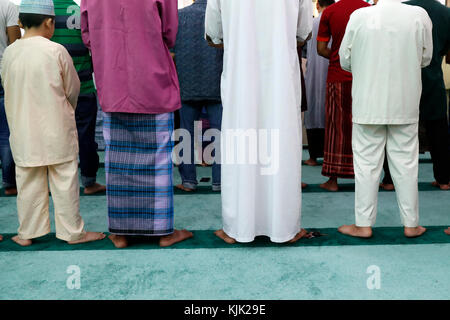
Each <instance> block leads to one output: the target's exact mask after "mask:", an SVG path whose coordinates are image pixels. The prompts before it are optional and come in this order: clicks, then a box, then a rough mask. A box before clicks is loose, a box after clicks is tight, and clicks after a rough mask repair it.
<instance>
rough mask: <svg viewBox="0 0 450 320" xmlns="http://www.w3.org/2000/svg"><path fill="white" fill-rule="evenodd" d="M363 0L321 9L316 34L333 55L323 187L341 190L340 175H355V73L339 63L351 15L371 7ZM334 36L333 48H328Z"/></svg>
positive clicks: (325, 53)
mask: <svg viewBox="0 0 450 320" xmlns="http://www.w3.org/2000/svg"><path fill="white" fill-rule="evenodd" d="M368 6H369V4H367V3H366V2H364V1H363V0H341V1H339V2H337V3H335V4H333V5H332V6H329V7H328V8H327V9H325V11H324V12H323V13H322V18H321V19H320V26H319V32H318V35H317V52H318V53H319V55H321V56H322V57H324V58H327V59H330V66H329V68H328V78H327V89H326V90H327V93H326V102H325V104H326V106H325V150H324V159H323V167H322V175H324V176H326V177H329V180H328V181H327V182H326V183H324V184H322V185H321V187H322V188H323V189H326V190H328V191H338V190H339V187H338V178H344V179H353V178H354V171H353V152H352V143H351V136H352V93H351V91H352V75H351V73H349V72H346V71H344V70H342V68H341V66H340V64H339V48H340V46H341V41H342V38H343V37H344V33H345V28H346V26H347V23H348V20H349V19H350V15H351V14H352V13H353V12H354V11H355V10H357V9H360V8H363V7H368ZM330 40H332V41H333V43H332V45H331V49H330V48H328V43H329V41H330Z"/></svg>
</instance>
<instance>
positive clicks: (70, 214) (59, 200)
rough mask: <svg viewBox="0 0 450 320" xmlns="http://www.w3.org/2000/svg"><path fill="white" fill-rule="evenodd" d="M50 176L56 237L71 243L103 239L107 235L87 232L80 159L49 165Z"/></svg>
mask: <svg viewBox="0 0 450 320" xmlns="http://www.w3.org/2000/svg"><path fill="white" fill-rule="evenodd" d="M48 178H49V182H50V190H51V192H52V199H53V204H54V207H55V227H56V237H57V238H58V239H61V240H63V241H67V242H68V243H70V244H76V243H83V242H90V241H96V240H102V239H103V238H105V235H104V234H102V233H97V232H85V231H84V221H83V219H82V218H81V216H80V182H79V180H78V161H77V160H73V161H69V162H66V163H62V164H57V165H53V166H49V167H48Z"/></svg>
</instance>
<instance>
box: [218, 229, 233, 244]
mask: <svg viewBox="0 0 450 320" xmlns="http://www.w3.org/2000/svg"><path fill="white" fill-rule="evenodd" d="M214 234H215V235H216V236H218V237H219V238H220V239H222V240H223V241H225V242H226V243H228V244H235V243H236V239H233V238H231V237H229V236H228V235H227V234H226V233H225V231H223V230H217V231H216V232H214Z"/></svg>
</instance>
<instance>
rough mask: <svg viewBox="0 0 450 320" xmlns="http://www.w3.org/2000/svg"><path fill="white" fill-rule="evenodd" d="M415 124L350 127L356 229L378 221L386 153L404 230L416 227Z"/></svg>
mask: <svg viewBox="0 0 450 320" xmlns="http://www.w3.org/2000/svg"><path fill="white" fill-rule="evenodd" d="M418 136H419V131H418V124H417V123H415V124H408V125H362V124H356V123H354V124H353V138H352V145H353V159H354V160H353V162H354V168H355V183H356V191H355V215H356V225H357V226H358V227H372V226H374V224H375V221H376V217H377V203H378V190H379V184H380V177H381V171H382V169H383V162H384V155H385V150H386V152H387V158H388V162H389V168H390V171H391V175H392V180H393V181H394V186H395V190H396V193H397V202H398V206H399V208H400V215H401V219H402V222H403V225H404V226H405V227H412V228H413V227H417V226H418V225H419V190H418V171H419V137H418Z"/></svg>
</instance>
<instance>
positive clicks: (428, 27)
mask: <svg viewBox="0 0 450 320" xmlns="http://www.w3.org/2000/svg"><path fill="white" fill-rule="evenodd" d="M419 9H421V11H422V20H423V30H422V35H423V54H422V68H425V67H428V66H429V65H430V63H431V60H432V59H433V22H431V19H430V17H429V16H428V13H427V12H426V11H425V10H424V9H422V8H419Z"/></svg>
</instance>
